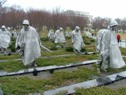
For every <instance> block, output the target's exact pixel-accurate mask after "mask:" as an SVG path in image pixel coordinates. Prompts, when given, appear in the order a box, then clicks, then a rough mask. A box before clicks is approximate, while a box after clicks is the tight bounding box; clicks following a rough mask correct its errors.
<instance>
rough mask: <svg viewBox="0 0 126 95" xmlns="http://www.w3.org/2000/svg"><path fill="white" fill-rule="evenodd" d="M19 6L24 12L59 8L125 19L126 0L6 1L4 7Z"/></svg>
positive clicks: (94, 15) (95, 15)
mask: <svg viewBox="0 0 126 95" xmlns="http://www.w3.org/2000/svg"><path fill="white" fill-rule="evenodd" d="M12 5H20V6H21V8H23V9H24V10H28V9H29V8H33V9H46V10H50V11H51V10H52V9H55V8H60V9H62V10H69V9H70V10H75V11H82V12H89V14H90V15H92V16H93V17H97V16H100V17H110V18H113V19H115V18H125V17H126V0H7V1H6V3H5V4H4V6H12Z"/></svg>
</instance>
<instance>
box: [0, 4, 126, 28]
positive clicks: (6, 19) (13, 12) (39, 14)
mask: <svg viewBox="0 0 126 95" xmlns="http://www.w3.org/2000/svg"><path fill="white" fill-rule="evenodd" d="M24 19H28V20H29V21H30V24H31V25H33V26H34V27H36V28H38V29H39V30H40V29H41V28H42V27H43V26H46V27H48V28H53V29H57V28H58V27H60V26H61V27H63V28H64V29H65V28H66V27H70V28H71V29H73V28H74V27H75V26H76V25H78V26H80V27H81V28H84V27H88V26H89V23H91V24H92V26H91V27H92V28H93V29H100V28H102V27H103V26H104V24H107V25H108V24H109V23H110V21H111V18H101V17H95V18H91V16H89V15H86V14H84V13H81V12H76V11H72V10H68V11H63V10H61V9H60V8H55V9H54V10H52V11H47V10H35V9H30V10H28V11H24V10H23V9H21V8H20V7H17V6H15V7H9V8H7V7H0V25H3V24H4V25H6V26H7V27H13V28H20V26H21V24H22V21H23V20H24ZM116 20H117V22H118V23H119V25H120V26H119V28H120V29H122V30H126V19H119V18H117V19H116Z"/></svg>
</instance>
